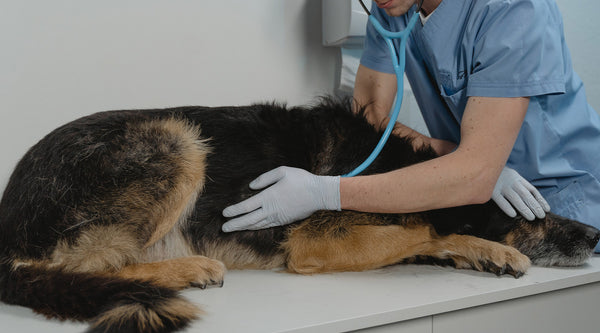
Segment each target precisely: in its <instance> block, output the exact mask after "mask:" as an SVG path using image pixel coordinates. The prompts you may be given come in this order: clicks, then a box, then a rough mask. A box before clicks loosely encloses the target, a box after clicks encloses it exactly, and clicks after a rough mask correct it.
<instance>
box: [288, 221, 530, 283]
mask: <svg viewBox="0 0 600 333" xmlns="http://www.w3.org/2000/svg"><path fill="white" fill-rule="evenodd" d="M418 218H419V217H418V216H416V217H414V219H418ZM311 219H312V220H310V219H309V220H307V221H305V222H303V223H302V224H300V225H299V226H298V227H296V228H294V229H292V230H291V231H290V232H289V235H288V239H287V240H286V242H284V243H283V244H282V246H283V248H284V250H285V251H286V254H287V268H288V270H290V271H292V272H296V273H301V274H313V273H322V272H335V271H363V270H368V269H375V268H380V267H384V266H387V265H392V264H396V263H399V262H402V261H403V260H405V259H408V258H412V257H416V256H426V257H432V258H435V259H437V260H438V261H442V260H451V261H453V262H454V266H456V267H457V268H473V269H476V270H480V271H490V272H493V273H496V274H504V273H507V274H512V275H514V276H520V275H522V274H523V273H524V272H525V271H526V270H527V268H528V267H529V265H530V262H529V259H528V258H527V257H526V256H525V255H523V254H521V253H520V252H519V251H517V250H516V249H514V248H512V247H509V246H506V245H502V244H500V243H497V242H491V241H487V240H484V239H480V238H476V237H472V236H463V235H449V236H438V235H437V234H436V233H435V231H434V230H433V228H432V227H431V226H430V225H428V224H426V223H424V222H420V221H417V220H415V221H407V223H404V225H392V224H387V225H386V223H383V222H381V221H377V220H374V219H377V215H372V214H361V213H354V212H345V213H337V215H336V214H331V213H321V214H318V215H316V216H313V217H312V218H311Z"/></svg>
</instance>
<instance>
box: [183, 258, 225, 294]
mask: <svg viewBox="0 0 600 333" xmlns="http://www.w3.org/2000/svg"><path fill="white" fill-rule="evenodd" d="M186 259H187V260H186V264H187V265H188V270H187V272H186V280H187V281H188V282H189V283H188V286H190V287H195V288H200V289H206V287H208V286H218V287H223V283H224V277H225V272H226V268H225V265H224V264H223V263H222V262H220V261H218V260H215V259H210V258H207V257H202V256H196V257H190V258H186Z"/></svg>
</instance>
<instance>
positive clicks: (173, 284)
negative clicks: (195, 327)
mask: <svg viewBox="0 0 600 333" xmlns="http://www.w3.org/2000/svg"><path fill="white" fill-rule="evenodd" d="M380 134H381V132H380V130H378V129H376V128H375V127H373V126H372V125H370V124H369V123H368V122H367V121H366V118H365V114H364V110H363V111H360V112H356V113H355V112H353V111H352V102H351V101H347V100H346V101H340V100H336V99H333V98H324V99H323V100H322V101H321V102H319V103H317V104H316V105H314V106H311V107H286V106H284V105H279V104H276V103H271V104H256V105H251V106H239V107H217V108H210V107H179V108H170V109H160V110H159V109H156V110H123V111H109V112H101V113H97V114H93V115H90V116H87V117H83V118H81V119H78V120H75V121H73V122H71V123H68V124H66V125H64V126H62V127H60V128H58V129H56V130H54V131H53V132H51V133H50V134H48V135H47V136H46V137H44V138H43V139H42V140H41V141H40V142H39V143H37V144H36V145H35V146H33V147H32V148H31V149H30V150H29V151H28V152H27V153H26V154H25V156H24V157H23V158H22V160H21V161H20V162H19V163H18V165H17V166H16V168H15V170H14V172H13V174H12V176H11V177H10V179H9V182H8V185H7V186H6V189H5V192H4V194H3V197H2V200H1V201H0V299H1V300H2V301H3V302H5V303H8V304H16V305H22V306H26V307H29V308H31V309H33V310H34V311H36V312H38V313H41V314H43V315H46V316H47V317H50V318H58V319H61V320H64V319H70V320H78V321H88V322H90V328H89V332H172V331H177V330H180V329H182V328H184V327H186V326H187V325H188V324H189V323H190V322H191V321H192V320H194V319H196V318H197V317H198V316H199V309H198V308H197V307H196V306H195V305H193V304H191V303H190V302H189V301H187V300H186V299H184V298H183V297H181V296H180V295H179V294H178V291H179V290H181V289H184V288H188V287H199V288H206V287H207V286H209V285H217V286H222V284H223V278H224V274H225V271H226V269H275V268H280V267H283V268H285V269H287V271H289V272H293V273H300V274H316V273H323V272H340V271H362V270H369V269H376V268H380V267H384V266H387V265H393V264H399V263H427V264H441V265H450V266H453V267H456V268H461V269H474V270H477V271H484V272H491V273H494V274H497V275H503V274H510V275H512V276H514V277H520V276H521V275H523V274H524V273H525V272H526V270H527V269H528V267H529V266H530V264H535V265H545V266H552V265H559V266H576V265H581V264H582V263H584V262H585V261H586V260H587V259H588V258H589V257H590V256H591V254H592V252H593V249H594V246H595V245H596V243H597V242H598V239H599V238H600V231H598V230H597V229H595V228H593V227H589V226H586V225H584V224H582V223H579V222H576V221H572V220H569V219H566V218H562V217H559V216H557V215H554V214H552V213H549V214H547V216H546V218H545V219H537V220H535V221H527V220H525V219H523V218H521V217H516V218H509V217H508V216H506V215H505V214H504V213H503V212H502V211H500V209H499V208H498V207H497V206H496V205H495V204H493V203H492V202H489V203H486V204H483V205H471V206H464V207H456V208H450V209H440V210H435V211H426V212H421V213H414V214H370V213H359V212H353V211H342V212H335V211H320V212H317V213H315V214H313V215H312V216H310V217H309V218H307V219H305V220H303V221H299V222H297V223H294V224H291V225H288V226H282V227H274V228H269V229H265V230H258V231H242V232H235V233H223V232H222V231H221V226H222V225H223V223H225V222H226V220H225V218H224V217H223V216H222V214H221V212H222V210H223V209H224V208H225V207H226V206H228V205H230V204H233V203H237V202H239V201H241V200H243V199H246V198H248V197H250V196H252V195H253V192H252V191H251V190H250V189H249V188H248V183H249V182H250V181H251V180H252V179H254V178H255V177H257V176H258V175H260V174H261V173H263V172H265V171H268V170H270V169H272V168H275V167H277V166H280V165H287V166H294V167H298V168H303V169H306V170H308V171H310V172H312V173H315V174H320V175H339V174H345V173H347V172H349V171H351V170H352V169H353V168H354V167H355V166H356V164H357V162H360V161H363V160H364V159H365V157H366V156H368V154H369V153H370V152H371V149H372V148H373V147H374V146H375V145H376V143H377V142H378V140H379V137H380ZM435 157H436V154H435V152H434V151H433V150H432V149H431V148H430V147H427V146H423V147H417V148H415V147H413V142H412V141H411V139H409V138H406V137H399V136H392V137H390V139H389V141H388V143H387V144H386V146H385V148H384V149H383V151H382V152H381V154H380V156H379V157H378V158H377V159H376V160H375V161H374V163H373V164H372V165H371V166H370V167H369V168H368V169H367V170H365V172H364V173H365V174H374V173H382V172H386V171H390V170H394V169H398V168H402V167H405V166H408V165H412V164H415V163H419V162H422V161H426V160H429V159H432V158H435Z"/></svg>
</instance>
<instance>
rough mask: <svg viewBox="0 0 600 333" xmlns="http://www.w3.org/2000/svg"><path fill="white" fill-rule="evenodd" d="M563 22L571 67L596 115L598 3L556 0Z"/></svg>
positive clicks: (599, 107) (599, 94) (599, 105)
mask: <svg viewBox="0 0 600 333" xmlns="http://www.w3.org/2000/svg"><path fill="white" fill-rule="evenodd" d="M556 2H557V3H558V6H559V7H560V10H561V12H562V14H563V19H564V21H565V35H566V38H567V44H568V45H569V49H570V50H571V56H572V57H573V67H575V71H576V72H577V74H579V76H581V78H582V80H583V82H584V84H585V87H586V92H587V95H588V100H589V102H590V104H591V105H592V107H594V110H596V112H598V113H600V56H598V55H599V54H600V17H598V14H600V1H598V0H557V1H556Z"/></svg>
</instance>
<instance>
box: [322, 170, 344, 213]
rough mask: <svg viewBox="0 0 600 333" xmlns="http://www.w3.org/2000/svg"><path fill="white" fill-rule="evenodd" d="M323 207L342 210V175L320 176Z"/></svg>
mask: <svg viewBox="0 0 600 333" xmlns="http://www.w3.org/2000/svg"><path fill="white" fill-rule="evenodd" d="M319 179H320V186H319V187H320V189H321V198H322V201H323V202H322V204H323V209H327V210H337V211H340V210H341V207H342V204H341V202H340V176H320V177H319Z"/></svg>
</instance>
